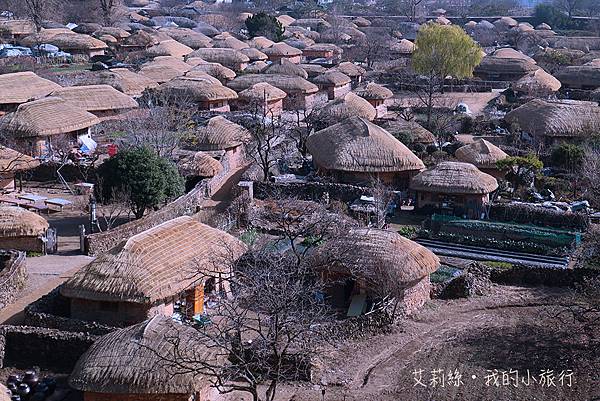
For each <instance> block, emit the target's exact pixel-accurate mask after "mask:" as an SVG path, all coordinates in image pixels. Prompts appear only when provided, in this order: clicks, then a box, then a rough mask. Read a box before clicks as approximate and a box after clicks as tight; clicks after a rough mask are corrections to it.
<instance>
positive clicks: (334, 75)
mask: <svg viewBox="0 0 600 401" xmlns="http://www.w3.org/2000/svg"><path fill="white" fill-rule="evenodd" d="M350 82H352V79H351V78H350V77H349V76H348V75H346V74H344V73H341V72H339V71H336V70H329V71H327V72H325V73H324V74H321V75H319V76H318V77H316V78H314V79H313V83H315V84H318V85H323V86H331V85H333V86H344V85H347V84H349V83H350Z"/></svg>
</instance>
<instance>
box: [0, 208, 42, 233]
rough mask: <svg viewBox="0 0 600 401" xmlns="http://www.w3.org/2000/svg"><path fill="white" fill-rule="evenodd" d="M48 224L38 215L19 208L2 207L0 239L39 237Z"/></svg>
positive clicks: (0, 212)
mask: <svg viewBox="0 0 600 401" xmlns="http://www.w3.org/2000/svg"><path fill="white" fill-rule="evenodd" d="M48 227H49V225H48V222H47V221H46V219H45V218H43V217H42V216H40V215H39V214H37V213H34V212H30V211H29V210H27V209H23V208H21V207H17V206H0V238H17V237H39V236H41V235H44V234H45V233H46V230H48Z"/></svg>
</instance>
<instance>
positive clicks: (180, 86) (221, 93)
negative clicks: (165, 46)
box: [158, 76, 238, 112]
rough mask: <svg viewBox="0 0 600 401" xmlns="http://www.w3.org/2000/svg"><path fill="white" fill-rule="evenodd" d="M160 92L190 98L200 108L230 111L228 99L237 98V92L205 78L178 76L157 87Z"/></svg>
mask: <svg viewBox="0 0 600 401" xmlns="http://www.w3.org/2000/svg"><path fill="white" fill-rule="evenodd" d="M158 90H159V91H160V92H161V93H164V94H167V95H169V96H175V97H179V98H181V99H190V100H192V101H194V102H197V103H198V104H199V108H200V109H201V110H211V111H218V112H226V111H230V108H229V101H230V100H234V99H237V97H238V96H237V93H236V92H235V91H233V90H231V89H229V88H228V87H226V86H223V85H221V83H210V82H208V81H207V80H206V79H202V78H200V79H199V78H192V77H188V76H185V77H179V78H176V79H173V80H171V81H169V82H165V83H164V84H161V85H160V86H159V87H158Z"/></svg>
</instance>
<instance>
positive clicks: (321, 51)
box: [302, 43, 343, 61]
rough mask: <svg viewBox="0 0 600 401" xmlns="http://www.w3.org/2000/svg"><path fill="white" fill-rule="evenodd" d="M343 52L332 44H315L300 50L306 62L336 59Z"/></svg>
mask: <svg viewBox="0 0 600 401" xmlns="http://www.w3.org/2000/svg"><path fill="white" fill-rule="evenodd" d="M342 53H343V50H342V49H341V48H340V47H338V46H336V45H334V44H332V43H315V44H314V45H310V46H307V47H306V48H304V49H303V50H302V56H303V57H304V59H305V60H306V61H311V60H314V59H317V58H326V59H338V58H339V57H340V56H341V55H342Z"/></svg>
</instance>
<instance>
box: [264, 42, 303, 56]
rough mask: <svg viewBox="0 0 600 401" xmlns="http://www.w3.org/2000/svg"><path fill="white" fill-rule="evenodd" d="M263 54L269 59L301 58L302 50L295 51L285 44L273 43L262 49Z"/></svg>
mask: <svg viewBox="0 0 600 401" xmlns="http://www.w3.org/2000/svg"><path fill="white" fill-rule="evenodd" d="M263 53H265V54H266V55H267V56H269V57H273V56H275V57H294V56H301V55H302V50H300V49H296V48H295V47H292V46H290V45H288V44H287V43H285V42H279V43H275V44H274V45H273V46H271V47H268V48H266V49H263Z"/></svg>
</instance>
